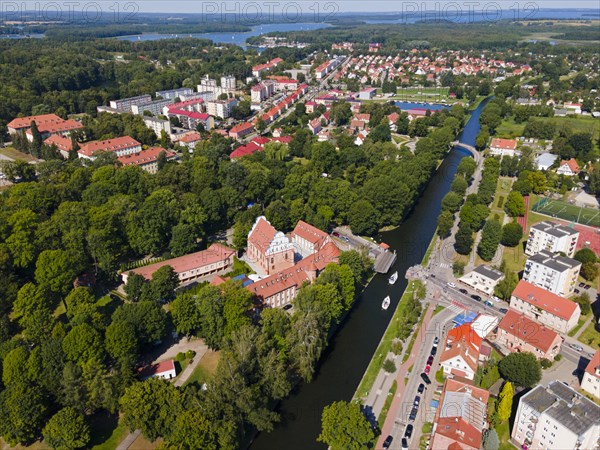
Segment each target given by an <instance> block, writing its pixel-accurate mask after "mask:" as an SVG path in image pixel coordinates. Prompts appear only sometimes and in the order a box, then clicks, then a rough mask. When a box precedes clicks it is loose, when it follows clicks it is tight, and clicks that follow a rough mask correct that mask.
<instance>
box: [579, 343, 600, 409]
mask: <svg viewBox="0 0 600 450" xmlns="http://www.w3.org/2000/svg"><path fill="white" fill-rule="evenodd" d="M581 389H583V390H584V391H586V392H589V393H590V394H592V395H593V396H594V397H596V398H600V350H596V353H594V356H593V357H592V359H591V360H590V362H589V364H588V365H587V367H586V368H585V372H584V373H583V380H582V381H581Z"/></svg>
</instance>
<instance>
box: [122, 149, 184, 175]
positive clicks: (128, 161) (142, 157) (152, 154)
mask: <svg viewBox="0 0 600 450" xmlns="http://www.w3.org/2000/svg"><path fill="white" fill-rule="evenodd" d="M161 153H164V154H165V157H166V159H167V161H171V160H174V159H176V158H177V155H176V154H175V153H174V152H171V151H169V150H165V149H164V148H162V147H152V148H149V149H147V150H142V151H141V152H138V153H133V154H131V155H126V156H120V157H119V158H117V159H118V160H119V162H120V163H121V164H123V166H138V167H140V168H141V169H143V170H145V171H146V172H149V173H156V172H158V157H159V155H160V154H161Z"/></svg>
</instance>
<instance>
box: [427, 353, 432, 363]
mask: <svg viewBox="0 0 600 450" xmlns="http://www.w3.org/2000/svg"><path fill="white" fill-rule="evenodd" d="M427 364H428V365H432V364H433V355H429V358H427Z"/></svg>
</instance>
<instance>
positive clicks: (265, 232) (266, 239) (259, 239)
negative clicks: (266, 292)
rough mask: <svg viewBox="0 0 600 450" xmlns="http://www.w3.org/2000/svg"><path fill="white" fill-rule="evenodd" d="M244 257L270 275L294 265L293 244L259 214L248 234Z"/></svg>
mask: <svg viewBox="0 0 600 450" xmlns="http://www.w3.org/2000/svg"><path fill="white" fill-rule="evenodd" d="M246 258H247V259H249V260H250V261H252V262H254V263H255V264H258V266H259V267H260V268H261V269H262V270H263V272H264V274H266V275H271V274H273V273H277V272H280V271H282V270H286V269H289V268H290V267H292V266H293V265H294V244H292V243H291V242H290V240H289V238H288V237H287V236H286V235H285V234H283V233H282V232H281V231H277V230H276V229H275V228H274V227H273V226H272V225H271V223H270V222H269V221H268V220H267V218H266V217H265V216H260V217H258V218H257V219H256V221H255V222H254V225H253V226H252V229H251V230H250V233H249V234H248V249H247V251H246Z"/></svg>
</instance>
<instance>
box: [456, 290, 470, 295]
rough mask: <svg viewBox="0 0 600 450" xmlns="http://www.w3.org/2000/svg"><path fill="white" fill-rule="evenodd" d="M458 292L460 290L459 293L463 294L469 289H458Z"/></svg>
mask: <svg viewBox="0 0 600 450" xmlns="http://www.w3.org/2000/svg"><path fill="white" fill-rule="evenodd" d="M458 292H460V293H461V294H465V295H467V294H468V293H469V291H467V290H466V289H459V290H458Z"/></svg>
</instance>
